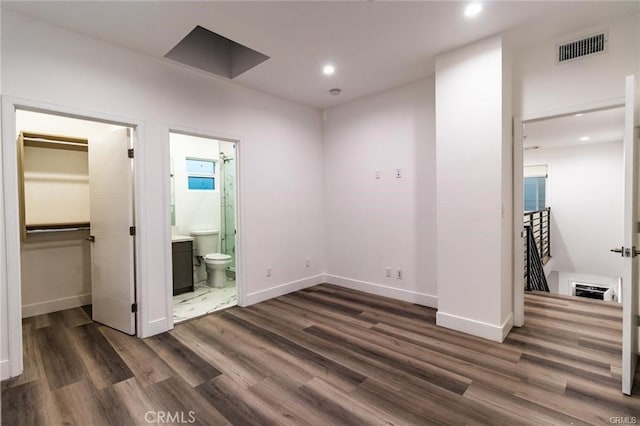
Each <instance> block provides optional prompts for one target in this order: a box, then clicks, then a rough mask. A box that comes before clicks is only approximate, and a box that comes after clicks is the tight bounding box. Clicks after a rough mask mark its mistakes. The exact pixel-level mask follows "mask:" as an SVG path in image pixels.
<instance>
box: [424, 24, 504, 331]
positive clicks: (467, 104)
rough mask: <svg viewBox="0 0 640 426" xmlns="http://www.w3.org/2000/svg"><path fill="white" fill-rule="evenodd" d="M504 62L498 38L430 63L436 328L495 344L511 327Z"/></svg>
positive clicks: (457, 50)
mask: <svg viewBox="0 0 640 426" xmlns="http://www.w3.org/2000/svg"><path fill="white" fill-rule="evenodd" d="M503 62H504V57H503V49H502V39H501V38H500V37H491V38H488V39H485V40H481V41H479V42H476V43H474V44H471V45H469V46H465V47H462V48H460V49H456V50H454V51H451V52H448V53H445V54H443V55H441V56H439V57H437V58H436V181H437V185H436V188H437V190H436V206H437V271H438V272H437V282H438V316H437V323H438V324H439V325H442V326H445V327H449V328H454V329H457V330H460V331H464V332H468V333H472V334H475V335H478V336H481V337H485V338H488V339H492V340H498V341H501V340H502V339H504V336H505V335H506V333H507V332H508V331H509V329H510V328H511V325H512V323H511V322H512V316H511V311H512V308H511V307H512V303H511V294H512V293H511V276H510V275H511V274H510V273H509V271H510V267H509V265H505V264H504V262H508V263H511V252H510V250H509V247H510V243H509V240H510V239H511V238H512V234H511V233H510V225H509V223H507V222H511V220H512V218H511V217H510V216H506V215H505V214H504V213H506V211H505V207H506V206H507V205H508V203H510V202H511V201H510V197H509V196H508V195H507V194H508V193H509V192H510V190H509V188H510V187H509V184H508V183H505V180H511V173H510V166H509V165H510V163H511V159H510V155H509V153H510V150H509V147H508V145H510V137H509V138H508V139H507V138H506V136H507V135H508V134H509V132H508V129H509V128H510V125H509V123H510V120H507V116H508V112H507V110H508V109H510V108H509V102H508V101H505V99H504V98H503V96H506V97H509V89H508V87H505V86H508V85H507V83H508V77H509V76H508V75H506V74H505V72H504V70H503ZM503 77H504V78H505V80H504V81H503Z"/></svg>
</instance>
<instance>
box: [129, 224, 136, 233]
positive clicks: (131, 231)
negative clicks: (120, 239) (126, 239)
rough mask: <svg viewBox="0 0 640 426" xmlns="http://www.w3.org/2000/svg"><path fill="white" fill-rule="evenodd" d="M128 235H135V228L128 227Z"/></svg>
mask: <svg viewBox="0 0 640 426" xmlns="http://www.w3.org/2000/svg"><path fill="white" fill-rule="evenodd" d="M129 235H136V227H135V226H130V227H129Z"/></svg>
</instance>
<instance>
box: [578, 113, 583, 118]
mask: <svg viewBox="0 0 640 426" xmlns="http://www.w3.org/2000/svg"><path fill="white" fill-rule="evenodd" d="M583 115H584V114H583V113H579V114H576V117H582V116H583Z"/></svg>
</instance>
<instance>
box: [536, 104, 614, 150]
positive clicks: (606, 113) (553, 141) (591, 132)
mask: <svg viewBox="0 0 640 426" xmlns="http://www.w3.org/2000/svg"><path fill="white" fill-rule="evenodd" d="M623 136H624V108H623V107H620V108H614V109H607V110H600V111H594V112H588V113H584V114H582V115H575V114H572V115H567V116H563V117H557V118H550V119H546V120H540V121H534V122H531V123H525V125H524V137H525V140H524V147H525V148H531V147H536V146H537V147H538V148H540V149H542V148H559V147H565V146H572V145H583V144H589V143H605V142H621V141H622V139H623ZM583 137H588V138H589V139H588V140H586V141H583V140H581V138H583Z"/></svg>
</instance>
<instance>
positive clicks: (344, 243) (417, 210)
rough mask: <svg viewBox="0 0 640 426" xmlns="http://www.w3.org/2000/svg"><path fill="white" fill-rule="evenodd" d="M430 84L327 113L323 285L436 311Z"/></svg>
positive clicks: (395, 91) (348, 105)
mask: <svg viewBox="0 0 640 426" xmlns="http://www.w3.org/2000/svg"><path fill="white" fill-rule="evenodd" d="M433 84H434V82H433V79H431V78H429V79H426V80H422V81H419V82H417V83H413V84H409V85H406V86H403V87H399V88H397V89H392V90H388V91H385V92H382V93H379V94H376V95H373V96H369V97H366V98H362V99H360V100H357V101H353V102H349V103H347V104H344V105H342V106H338V107H335V108H331V109H329V110H327V112H326V120H325V123H324V124H325V127H324V139H325V151H324V155H325V158H324V174H325V181H324V182H325V188H324V197H325V210H324V212H325V221H326V222H325V229H326V233H325V235H326V236H325V241H326V259H327V271H328V272H329V273H330V275H329V276H328V281H329V282H332V283H335V284H340V285H344V286H347V287H352V288H358V289H361V290H364V291H368V292H372V293H377V294H382V295H386V296H390V297H396V298H399V299H403V300H409V301H412V302H416V303H421V304H425V305H428V306H434V307H435V306H436V302H437V299H436V297H435V296H436V290H437V289H436V275H435V269H436V263H435V257H436V247H435V205H434V200H435V140H434V109H433V101H434V86H433ZM395 169H401V175H402V177H401V178H396V177H395ZM376 170H379V171H380V178H379V179H376V178H375V173H376ZM386 267H390V268H391V272H392V273H391V277H386V275H385V268H386ZM398 269H401V270H402V272H403V278H402V279H398V278H397V270H398Z"/></svg>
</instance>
